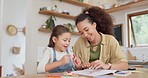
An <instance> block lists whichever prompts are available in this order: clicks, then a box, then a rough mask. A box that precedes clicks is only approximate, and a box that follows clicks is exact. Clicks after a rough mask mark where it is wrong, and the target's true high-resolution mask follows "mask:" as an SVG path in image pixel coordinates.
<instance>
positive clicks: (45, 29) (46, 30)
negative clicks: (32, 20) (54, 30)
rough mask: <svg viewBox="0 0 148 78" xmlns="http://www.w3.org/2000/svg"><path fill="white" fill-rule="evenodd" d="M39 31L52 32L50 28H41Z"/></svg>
mask: <svg viewBox="0 0 148 78" xmlns="http://www.w3.org/2000/svg"><path fill="white" fill-rule="evenodd" d="M38 31H40V32H46V33H49V32H50V31H51V30H50V29H49V28H43V27H40V28H39V29H38Z"/></svg>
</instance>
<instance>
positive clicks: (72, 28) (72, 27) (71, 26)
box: [64, 23, 75, 32]
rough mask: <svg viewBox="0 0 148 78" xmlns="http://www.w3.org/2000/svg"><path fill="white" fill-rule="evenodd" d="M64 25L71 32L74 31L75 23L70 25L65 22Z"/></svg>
mask: <svg viewBox="0 0 148 78" xmlns="http://www.w3.org/2000/svg"><path fill="white" fill-rule="evenodd" d="M64 25H65V26H67V27H68V28H69V29H70V31H71V32H74V28H75V25H72V24H71V23H67V24H64Z"/></svg>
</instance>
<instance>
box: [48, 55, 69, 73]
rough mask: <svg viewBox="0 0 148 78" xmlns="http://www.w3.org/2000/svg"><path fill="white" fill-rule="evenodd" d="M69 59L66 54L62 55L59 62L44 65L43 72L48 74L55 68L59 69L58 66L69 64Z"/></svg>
mask: <svg viewBox="0 0 148 78" xmlns="http://www.w3.org/2000/svg"><path fill="white" fill-rule="evenodd" d="M70 58H71V57H70V55H69V54H67V55H64V56H63V57H62V59H61V60H59V61H56V62H52V63H48V64H46V65H45V71H46V72H48V71H50V70H52V69H55V68H56V67H59V66H62V65H65V64H67V63H69V60H70Z"/></svg>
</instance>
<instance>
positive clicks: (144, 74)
mask: <svg viewBox="0 0 148 78" xmlns="http://www.w3.org/2000/svg"><path fill="white" fill-rule="evenodd" d="M48 75H49V74H34V75H22V76H13V77H4V78H48ZM109 76H112V77H115V78H148V69H146V68H137V69H136V70H134V71H132V74H131V75H129V76H126V77H121V76H113V75H109ZM53 78H54V77H53ZM68 78H71V77H68ZM75 78H93V77H86V76H79V77H75Z"/></svg>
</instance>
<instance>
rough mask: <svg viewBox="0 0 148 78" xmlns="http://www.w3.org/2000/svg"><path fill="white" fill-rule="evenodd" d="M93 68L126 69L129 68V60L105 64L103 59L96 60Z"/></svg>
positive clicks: (92, 64)
mask: <svg viewBox="0 0 148 78" xmlns="http://www.w3.org/2000/svg"><path fill="white" fill-rule="evenodd" d="M91 68H93V69H100V68H101V69H105V70H125V69H128V63H127V62H124V61H122V62H120V63H117V64H111V63H108V64H104V63H103V62H102V61H101V60H96V61H94V62H92V63H91Z"/></svg>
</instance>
